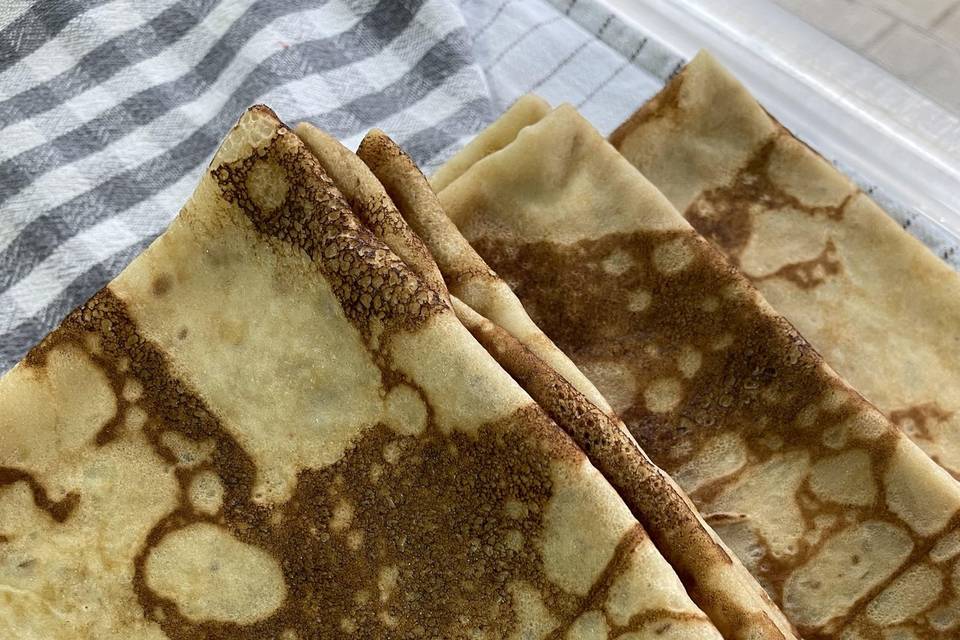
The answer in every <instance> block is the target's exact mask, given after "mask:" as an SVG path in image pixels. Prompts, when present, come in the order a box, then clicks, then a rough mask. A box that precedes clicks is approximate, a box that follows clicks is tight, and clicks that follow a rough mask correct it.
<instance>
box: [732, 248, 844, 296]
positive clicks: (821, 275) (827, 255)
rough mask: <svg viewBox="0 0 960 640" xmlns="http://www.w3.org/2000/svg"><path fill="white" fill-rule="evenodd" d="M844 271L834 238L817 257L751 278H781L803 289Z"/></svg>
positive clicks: (810, 287) (815, 285)
mask: <svg viewBox="0 0 960 640" xmlns="http://www.w3.org/2000/svg"><path fill="white" fill-rule="evenodd" d="M842 271H843V263H842V262H841V261H840V257H839V256H838V255H837V247H836V245H835V244H834V243H833V240H827V244H826V246H825V247H824V248H823V251H821V252H820V253H819V255H817V256H816V257H814V258H810V259H809V260H802V261H800V262H791V263H790V264H785V265H783V266H782V267H780V268H779V269H777V270H776V271H774V272H773V273H769V274H767V275H765V276H753V277H751V280H753V281H754V282H762V281H763V280H773V279H775V278H780V279H783V280H789V281H790V282H792V283H793V284H795V285H797V286H798V287H800V288H801V289H813V288H815V287H817V286H819V285H821V284H823V283H824V282H826V281H827V279H828V278H829V277H830V276H835V275H839V274H840V273H841V272H842Z"/></svg>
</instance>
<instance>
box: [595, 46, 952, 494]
mask: <svg viewBox="0 0 960 640" xmlns="http://www.w3.org/2000/svg"><path fill="white" fill-rule="evenodd" d="M611 141H612V142H614V144H615V145H616V146H617V147H618V148H619V149H620V151H621V152H622V153H623V154H624V155H625V156H626V157H627V159H628V160H630V161H631V162H632V163H633V164H634V165H635V166H637V167H638V168H639V169H640V171H641V172H642V173H643V174H644V175H646V176H647V178H649V179H650V181H651V182H653V183H654V184H655V185H656V186H657V188H659V189H660V190H661V191H662V192H663V193H664V194H665V195H666V196H667V197H668V198H669V199H670V201H671V202H672V203H673V205H674V206H675V207H676V208H677V209H678V210H680V211H682V212H684V215H685V216H686V218H687V220H688V221H689V222H690V223H691V224H692V225H693V226H694V227H695V228H696V229H697V230H698V231H700V233H702V234H703V235H704V236H706V237H707V238H708V239H709V240H710V241H712V242H713V243H714V244H715V245H717V246H718V247H720V249H721V250H723V252H724V253H725V254H726V255H727V257H728V258H729V259H730V261H731V262H733V263H734V264H735V265H736V266H737V267H739V269H740V270H741V271H742V272H743V273H744V274H745V275H746V276H747V277H748V278H749V279H750V280H751V281H752V282H753V283H754V284H755V285H756V286H757V287H758V288H759V289H760V291H761V292H762V293H763V295H764V297H766V299H767V300H768V301H769V302H770V304H771V305H773V307H774V308H775V309H776V310H777V311H778V312H780V313H782V314H783V315H784V316H785V317H786V318H787V319H788V320H790V322H791V323H793V324H794V326H796V327H797V329H799V330H800V332H801V333H802V334H803V335H804V336H805V337H806V338H807V339H808V340H810V342H811V343H812V344H813V346H814V347H816V349H817V350H818V351H819V352H820V353H821V354H822V355H823V357H824V358H825V359H826V360H827V362H828V363H829V364H830V365H831V366H832V367H833V368H834V369H836V370H837V372H839V373H840V375H842V376H843V377H844V378H845V379H846V380H848V381H849V382H850V384H852V385H853V386H854V387H855V388H856V389H857V390H858V391H860V392H861V393H862V394H863V395H864V396H866V398H867V399H868V400H870V401H871V402H872V403H874V404H875V405H876V406H877V407H879V408H880V409H881V410H883V411H884V412H885V413H886V414H887V416H888V417H889V418H890V419H891V420H892V421H893V422H895V423H897V424H898V425H900V426H901V427H902V428H903V429H904V430H905V431H906V432H907V434H908V435H910V437H911V438H913V440H914V441H915V442H916V443H917V444H919V445H920V446H921V447H922V448H923V449H924V451H926V452H927V453H928V454H929V455H930V456H931V457H932V458H933V459H934V460H936V461H937V462H939V463H940V464H941V465H943V466H944V467H945V468H946V469H947V470H948V471H950V472H951V473H952V474H954V475H955V476H960V276H958V275H957V274H956V273H955V272H953V270H951V269H950V268H949V267H948V266H947V265H946V264H944V263H943V262H942V261H941V260H939V259H938V258H937V257H936V256H934V255H933V254H932V253H931V252H930V251H929V250H928V249H927V248H926V247H924V246H923V245H922V244H921V243H920V242H919V241H918V240H916V239H915V238H913V237H912V236H910V234H908V233H906V232H905V231H904V230H903V229H901V228H900V227H899V225H897V223H896V222H895V221H894V220H893V219H892V218H890V216H888V215H887V214H886V213H884V212H883V211H882V210H881V209H880V208H879V207H878V206H877V205H876V204H875V203H874V202H873V201H872V200H871V199H870V198H869V196H867V194H865V193H863V192H862V191H860V189H859V188H858V187H857V186H856V185H855V184H853V183H852V182H851V181H850V180H848V179H847V178H846V177H845V176H843V175H842V174H840V173H839V172H838V171H837V170H836V169H834V168H833V167H832V166H831V165H830V164H829V163H828V162H826V161H825V160H824V159H823V158H821V157H820V156H818V155H817V154H816V153H814V152H813V151H811V150H810V149H809V148H807V147H806V146H804V144H803V143H801V142H800V141H798V140H797V139H796V138H794V137H793V136H792V135H791V134H790V132H789V131H787V130H786V129H784V128H783V127H781V126H780V125H779V124H778V123H777V122H776V121H775V120H773V119H772V118H771V117H770V116H769V115H767V113H766V112H765V111H764V110H763V109H762V108H761V107H760V105H758V104H757V103H756V101H755V100H754V99H753V98H752V96H750V94H749V93H748V92H747V91H746V89H745V88H744V87H743V86H742V85H740V83H739V82H737V80H736V79H734V78H733V77H732V76H731V75H730V74H729V73H728V72H727V71H726V70H725V69H723V68H722V67H721V66H720V65H719V64H718V63H717V62H716V61H715V60H714V59H713V58H712V57H711V56H709V55H708V54H706V53H702V54H700V55H699V56H697V57H696V58H695V59H694V60H693V61H692V62H691V63H690V64H689V65H688V66H687V67H686V69H684V71H682V72H681V73H680V74H679V75H678V76H677V77H676V78H675V79H674V80H673V81H672V82H671V83H670V84H669V85H668V86H667V87H666V89H665V90H664V91H663V93H661V94H660V95H659V96H657V97H656V98H654V99H653V100H652V101H650V103H649V104H647V105H645V106H644V107H643V108H641V109H640V110H639V111H638V112H637V113H636V114H635V115H634V116H633V117H632V118H631V119H630V120H628V121H627V122H625V123H624V124H623V125H622V126H621V127H620V128H619V129H618V130H617V131H616V132H615V133H614V135H613V136H612V137H611Z"/></svg>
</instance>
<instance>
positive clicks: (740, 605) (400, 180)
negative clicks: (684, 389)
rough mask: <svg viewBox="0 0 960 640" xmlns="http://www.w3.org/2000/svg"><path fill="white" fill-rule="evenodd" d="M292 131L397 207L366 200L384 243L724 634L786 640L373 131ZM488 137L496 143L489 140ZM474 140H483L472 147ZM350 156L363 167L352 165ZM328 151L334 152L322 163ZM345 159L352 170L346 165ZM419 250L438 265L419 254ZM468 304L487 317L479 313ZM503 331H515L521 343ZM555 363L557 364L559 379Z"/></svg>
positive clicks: (517, 123) (347, 186)
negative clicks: (442, 296) (443, 302)
mask: <svg viewBox="0 0 960 640" xmlns="http://www.w3.org/2000/svg"><path fill="white" fill-rule="evenodd" d="M537 111H539V112H540V113H541V115H545V114H546V113H547V111H548V108H547V107H546V102H544V101H542V100H539V99H536V98H534V97H532V96H529V97H527V98H524V99H521V100H520V101H519V102H518V103H517V104H515V105H514V106H513V107H512V108H511V109H510V110H508V111H507V113H505V114H504V116H503V117H502V118H501V120H500V124H499V126H494V127H491V128H489V129H487V130H486V131H485V132H484V133H483V134H481V135H480V136H479V137H478V139H476V140H474V141H473V142H472V143H471V144H470V145H469V146H468V147H467V148H465V149H464V151H463V152H462V153H461V155H460V156H458V161H460V160H462V159H463V158H464V157H468V158H469V157H470V156H474V155H476V156H477V157H482V155H485V154H486V153H492V152H493V151H495V150H497V149H499V148H500V147H502V146H504V145H506V144H507V143H509V142H510V140H511V139H512V137H513V136H510V135H502V132H503V131H505V130H509V129H513V128H520V127H522V126H524V125H525V124H527V123H528V122H529V119H528V118H523V117H518V114H519V115H523V114H525V113H530V112H537ZM297 133H298V135H300V136H301V138H302V139H303V140H304V141H305V142H306V143H307V145H308V146H309V147H310V148H311V149H312V150H313V151H314V153H315V154H316V155H317V157H318V158H319V159H320V161H321V163H324V164H325V168H327V171H328V173H330V175H331V176H333V178H334V181H335V182H336V183H337V184H338V185H340V184H341V183H342V184H343V185H344V186H343V187H342V188H341V190H342V191H344V192H345V193H346V192H350V193H352V195H351V196H350V197H351V198H353V199H354V200H356V201H359V202H374V201H376V202H381V201H385V200H386V201H390V202H392V203H394V204H395V208H394V207H373V208H369V207H368V209H370V210H374V211H376V212H377V214H378V215H377V216H375V217H376V218H377V222H376V223H375V224H374V225H373V226H374V227H375V228H378V229H384V230H385V231H386V233H385V234H384V236H385V242H386V243H387V244H388V245H389V246H390V247H391V248H392V249H394V251H395V252H396V253H397V254H398V255H401V256H402V255H408V256H412V260H410V261H408V265H411V267H412V268H413V269H414V270H415V271H421V270H422V271H424V272H427V273H430V274H431V275H430V277H431V278H435V275H434V274H436V273H438V269H439V271H440V272H442V273H441V276H442V277H443V278H445V279H446V282H447V283H449V286H450V288H451V290H452V291H453V293H454V294H456V295H457V296H460V297H462V298H463V300H465V301H468V302H469V304H466V303H464V302H461V300H459V299H458V298H457V297H453V299H452V301H453V307H454V309H455V311H456V313H457V316H458V317H459V318H460V320H461V322H462V323H463V324H464V326H466V327H467V328H468V329H469V330H470V332H471V333H472V334H473V335H474V336H475V337H476V338H477V340H478V341H479V342H480V343H481V344H482V345H483V346H484V347H486V348H487V350H488V352H490V354H491V355H493V356H494V358H495V359H496V360H497V362H498V363H499V364H500V365H501V366H503V367H504V369H505V370H506V371H508V372H509V373H510V374H511V376H513V378H514V379H515V380H516V381H517V382H519V383H520V385H521V386H522V387H523V388H524V390H525V391H527V392H528V393H529V394H530V395H531V397H532V398H533V399H534V400H535V401H536V402H537V404H539V405H540V406H541V408H543V409H544V410H545V411H546V412H547V414H548V415H549V416H550V417H551V418H552V419H553V420H554V421H555V422H556V423H557V424H558V425H559V426H560V427H562V428H563V430H564V431H565V432H566V433H567V434H568V435H570V437H571V438H572V439H573V440H574V442H576V443H577V445H578V446H579V447H580V448H581V449H582V450H583V451H585V452H586V453H587V454H588V457H589V459H590V461H591V463H593V464H594V466H596V467H597V468H598V469H599V470H600V471H601V472H602V473H603V474H604V476H605V477H606V478H607V480H608V481H609V482H610V483H611V484H612V485H613V487H614V488H615V489H616V490H617V492H618V493H619V494H620V496H621V497H622V498H623V500H624V502H625V503H626V504H627V506H628V507H630V509H631V511H632V513H633V514H634V515H635V517H637V519H638V520H639V521H640V522H641V524H643V526H644V528H645V529H646V530H647V532H648V533H649V534H650V536H651V538H652V539H653V541H654V543H655V544H656V546H657V548H658V549H659V550H660V551H661V553H663V554H664V556H665V558H666V559H667V560H668V561H669V562H670V564H671V565H672V566H673V567H674V569H676V570H677V572H678V574H679V575H680V577H681V579H682V581H683V583H684V585H685V586H686V587H687V590H688V592H689V593H690V594H691V596H692V598H693V599H694V601H695V602H696V603H697V604H698V605H699V606H700V607H701V608H702V609H703V610H704V611H705V612H706V613H707V614H708V615H709V616H710V618H711V620H712V621H713V622H714V624H715V625H716V626H717V628H718V629H719V630H720V631H721V633H723V635H724V637H726V638H731V639H733V638H738V639H739V638H743V639H754V640H758V639H760V638H774V639H781V638H793V637H794V636H793V634H792V630H791V629H790V625H789V623H788V622H787V621H786V619H785V618H784V616H783V614H782V613H781V612H780V611H779V610H778V609H777V608H776V606H775V605H773V603H772V602H771V601H770V599H769V597H767V595H766V593H765V592H764V591H763V589H762V588H761V587H760V586H759V585H758V584H757V582H756V581H755V580H754V579H753V578H752V577H751V576H750V574H749V573H748V572H747V571H746V570H745V569H744V567H743V565H742V564H740V563H739V561H737V560H736V559H735V557H734V556H733V555H732V554H731V553H730V551H729V550H728V549H726V547H724V546H723V544H722V543H721V542H720V541H719V539H718V538H717V537H716V534H714V533H713V531H712V530H710V528H709V526H708V525H706V523H704V522H703V521H702V519H700V517H699V515H698V514H697V513H696V510H695V509H694V508H693V506H692V505H691V504H690V503H689V500H688V499H687V498H686V496H684V495H683V493H682V491H681V490H680V489H679V488H678V487H677V486H676V485H675V484H674V483H673V481H672V480H670V478H669V476H667V475H666V474H665V473H663V472H662V471H661V470H660V469H658V468H656V466H655V465H653V463H652V462H650V460H649V458H647V457H646V456H645V455H644V454H643V452H642V451H641V450H640V449H639V447H638V446H637V444H636V442H635V441H634V440H633V438H632V437H631V436H630V435H629V432H628V431H627V429H626V426H625V425H624V424H623V422H622V421H620V420H619V418H617V417H616V416H615V415H613V414H612V409H610V407H609V405H608V404H607V403H606V400H604V399H603V398H602V396H598V392H597V390H596V388H595V387H594V386H593V385H592V384H590V382H589V381H588V380H587V379H586V378H585V377H584V376H583V374H582V373H580V372H579V370H577V369H576V367H575V365H573V363H572V362H570V360H569V359H568V358H567V357H566V355H565V354H563V352H562V351H560V350H559V349H558V348H557V347H556V345H554V344H553V342H551V341H550V339H549V338H547V337H546V336H545V335H544V334H543V333H542V332H541V331H540V330H539V328H537V326H536V325H534V324H533V322H532V321H531V320H530V318H529V316H527V314H526V312H525V311H524V309H523V306H522V305H521V303H520V301H519V300H518V299H517V297H516V296H515V295H514V294H513V292H512V291H511V290H510V288H509V286H507V285H506V283H504V282H503V281H502V280H501V279H500V278H499V277H498V276H497V275H496V273H494V272H493V271H492V270H491V269H490V268H489V267H488V266H487V264H486V263H485V262H484V261H483V259H482V258H481V257H480V256H479V255H478V254H477V253H476V251H474V250H473V248H472V247H471V246H470V245H469V243H467V241H466V239H464V238H463V236H462V235H460V232H459V231H458V230H457V228H456V226H455V225H454V224H453V223H452V222H451V221H450V219H449V218H448V217H447V216H446V214H444V212H443V210H442V208H441V207H440V203H439V201H438V199H437V196H436V194H435V193H434V192H433V191H432V189H431V186H430V184H428V182H427V180H426V178H425V177H424V176H423V174H422V173H421V172H420V170H419V169H418V168H417V166H416V164H415V163H414V162H413V160H412V159H411V158H410V157H409V156H408V155H407V154H406V153H404V152H403V151H402V150H401V149H400V147H399V146H397V145H396V144H395V143H394V142H393V141H392V140H390V138H389V137H388V136H386V134H384V133H383V132H381V131H376V130H374V131H371V132H370V133H369V134H368V135H367V136H366V137H365V138H364V140H363V142H362V143H361V144H360V148H359V149H358V151H357V155H356V156H355V155H354V154H352V153H350V152H349V151H348V150H347V149H346V148H344V147H343V145H341V144H340V143H339V142H337V141H336V140H335V139H333V138H331V137H330V136H328V135H326V134H324V133H323V132H322V131H320V130H318V129H316V128H314V127H312V126H310V125H309V124H301V125H299V126H298V127H297ZM490 139H494V140H498V141H502V144H499V146H495V145H491V144H489V143H488V140H490ZM478 145H482V150H481V153H479V154H477V153H476V149H477V147H478ZM358 156H359V158H360V159H362V160H363V162H364V163H366V164H367V165H368V166H369V167H370V170H369V171H368V170H366V168H365V167H362V166H357V163H358V160H357V157H358ZM334 158H338V159H340V160H339V161H336V162H332V159H334ZM461 164H466V163H465V162H462V163H461ZM454 166H456V164H455V165H454ZM346 167H351V168H350V169H349V170H346V171H345V170H344V169H345V168H346ZM465 168H466V167H465ZM370 171H372V172H373V173H372V174H371V173H370ZM447 173H449V171H448V172H447ZM374 176H375V177H374ZM382 189H385V190H386V192H387V197H386V198H384V196H383V194H382V191H381V190H382ZM407 223H409V225H408V224H407ZM388 235H389V237H387V236H388ZM421 239H422V240H421ZM421 247H423V248H425V249H426V250H428V251H429V254H428V255H429V256H431V258H433V259H435V260H436V262H434V261H433V259H429V260H425V259H424V249H423V248H421ZM424 262H428V263H429V264H423V263H424ZM414 264H417V265H418V266H414ZM438 265H439V267H438ZM478 309H480V310H483V312H484V313H485V314H487V317H483V316H481V315H480V314H478V313H477V312H476V310H478ZM491 320H494V321H496V323H500V325H502V326H500V325H498V324H495V323H494V322H493V321H491ZM503 327H510V328H511V330H512V331H514V332H516V333H517V335H520V336H523V339H524V342H525V343H526V345H529V348H528V347H527V346H524V344H523V343H521V342H520V341H519V340H518V339H517V338H515V337H514V336H513V335H512V334H511V333H510V332H508V331H506V330H505V329H504V328H503ZM533 350H536V352H534V351H533ZM548 362H549V363H552V366H551V365H548V364H547V363H548ZM559 371H563V372H565V375H566V376H568V377H569V381H568V379H567V378H565V377H564V376H563V375H560V373H558V372H559ZM590 398H593V401H591V399H590Z"/></svg>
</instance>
